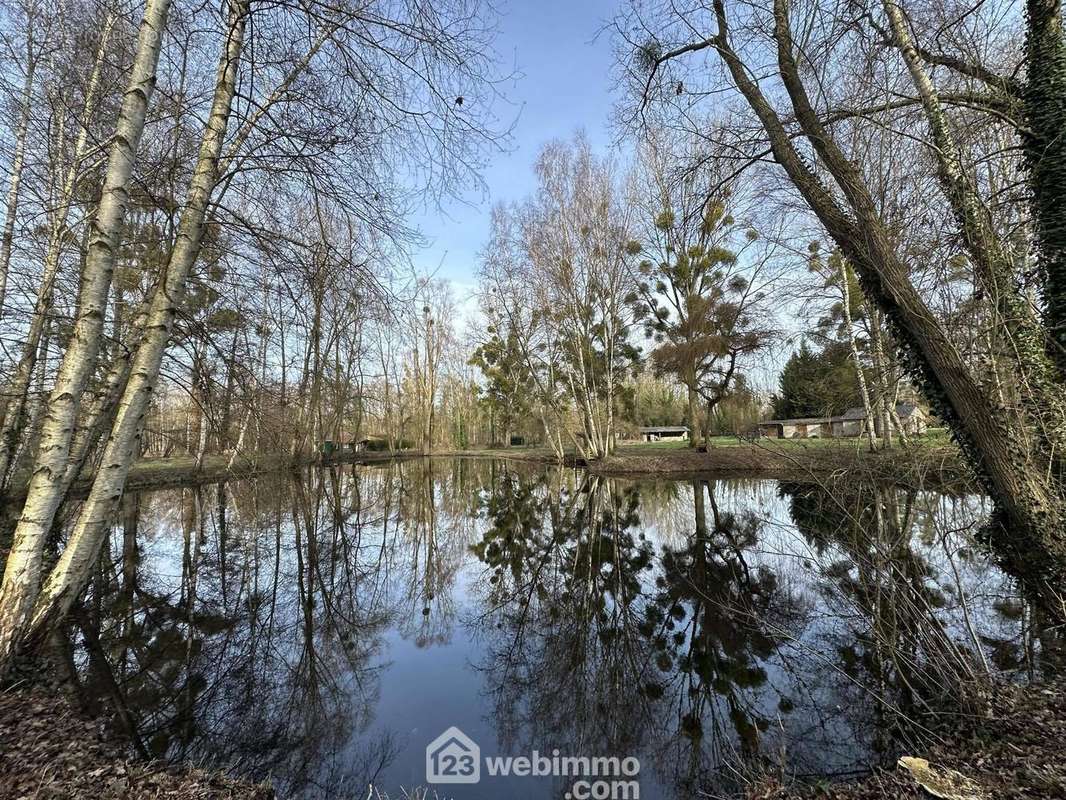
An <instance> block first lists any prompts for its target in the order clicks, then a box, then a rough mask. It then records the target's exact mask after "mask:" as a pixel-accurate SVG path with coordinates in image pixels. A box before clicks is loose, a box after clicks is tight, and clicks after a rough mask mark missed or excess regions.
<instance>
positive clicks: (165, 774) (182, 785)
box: [0, 686, 274, 800]
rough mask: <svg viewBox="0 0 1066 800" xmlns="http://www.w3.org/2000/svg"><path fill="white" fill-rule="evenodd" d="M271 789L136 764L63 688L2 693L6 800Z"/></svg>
mask: <svg viewBox="0 0 1066 800" xmlns="http://www.w3.org/2000/svg"><path fill="white" fill-rule="evenodd" d="M272 797H274V792H273V791H272V790H271V789H270V788H269V787H264V786H259V785H255V784H251V783H248V782H244V781H239V780H234V779H232V778H229V777H227V776H225V775H222V774H220V773H217V772H209V771H205V770H200V769H194V768H191V767H185V768H181V769H178V768H171V767H167V766H165V765H162V764H157V763H153V762H150V761H143V760H138V759H134V758H131V757H130V756H129V754H128V748H127V747H126V746H125V744H124V742H122V741H121V740H120V739H119V738H117V737H116V736H113V735H111V734H109V733H108V732H107V728H106V725H105V723H104V721H102V720H94V719H90V718H89V717H87V716H85V715H84V714H82V713H81V712H80V711H79V710H78V709H77V708H76V706H75V705H74V704H73V703H72V702H71V701H70V700H69V699H68V697H67V696H66V694H65V693H64V691H63V690H62V689H61V688H59V687H58V686H45V687H35V688H32V689H30V688H19V687H18V686H15V687H13V688H11V689H8V690H7V691H3V692H0V798H4V800H31V798H32V799H33V800H59V799H60V798H63V799H64V800H66V799H67V798H71V799H72V800H73V799H74V798H77V799H78V800H81V799H82V798H91V800H120V798H121V799H122V800H126V799H127V798H128V799H129V800H140V798H146V800H148V799H149V798H175V800H176V799H177V798H180V799H181V800H224V799H225V800H267V798H272Z"/></svg>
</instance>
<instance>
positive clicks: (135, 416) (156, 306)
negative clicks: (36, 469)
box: [29, 0, 250, 638]
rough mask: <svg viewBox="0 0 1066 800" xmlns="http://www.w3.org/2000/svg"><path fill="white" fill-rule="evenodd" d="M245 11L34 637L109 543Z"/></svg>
mask: <svg viewBox="0 0 1066 800" xmlns="http://www.w3.org/2000/svg"><path fill="white" fill-rule="evenodd" d="M157 1H163V0H157ZM249 5H250V0H231V2H230V3H229V24H228V27H227V33H226V36H225V40H224V46H223V49H222V55H221V57H220V60H219V67H218V77H217V81H216V85H215V90H214V97H213V100H212V105H211V112H210V115H209V117H208V120H207V127H206V130H205V131H204V135H203V140H202V143H201V146H200V154H199V157H198V159H197V164H196V168H195V171H194V173H193V177H192V179H191V182H190V185H189V194H188V198H187V200H186V203H185V208H184V209H183V211H182V215H181V221H180V223H179V225H178V231H177V238H176V241H175V244H174V248H173V250H172V251H171V253H170V259H169V261H168V263H167V267H166V271H165V274H164V276H163V280H162V282H161V284H160V286H159V288H158V289H157V291H156V293H155V296H154V297H153V298H152V303H151V307H150V309H149V312H148V319H147V323H146V325H145V332H144V334H143V337H142V339H141V341H140V344H139V345H138V347H137V350H136V352H135V353H134V356H133V361H132V365H131V370H130V379H129V382H128V383H127V385H126V389H125V391H124V393H123V395H122V399H121V400H120V402H119V405H118V412H117V414H116V416H115V423H114V426H113V427H112V430H111V436H110V438H109V439H108V442H107V446H106V448H105V450H104V456H103V461H102V463H101V466H100V470H99V472H98V473H97V474H96V477H95V479H94V480H93V485H92V488H91V489H90V491H89V496H88V497H87V498H86V500H85V502H84V504H83V505H82V508H81V511H80V513H79V515H78V519H77V522H76V523H75V525H74V530H73V531H72V533H71V535H70V538H69V540H68V542H67V546H66V547H65V548H64V550H63V552H62V554H61V555H60V557H59V560H58V561H57V563H56V565H55V567H54V568H53V569H52V572H51V573H50V575H49V576H48V580H47V581H46V582H45V585H44V586H43V587H42V589H41V593H40V596H39V597H38V599H37V603H36V605H35V607H34V611H33V617H32V619H31V621H30V626H29V633H30V634H31V635H32V636H34V638H36V637H37V636H39V635H40V634H43V633H44V632H45V631H46V630H47V629H48V628H49V627H50V624H51V622H52V621H54V620H57V619H60V618H62V617H63V616H64V615H65V614H66V613H67V612H68V611H69V610H70V607H71V605H72V604H73V602H74V600H75V599H76V598H77V597H78V595H80V593H81V591H82V590H83V589H84V587H85V584H86V580H87V578H88V576H89V574H90V571H91V568H92V564H93V562H94V561H95V560H96V558H97V556H98V554H99V551H100V546H101V544H102V543H103V541H104V540H105V539H106V537H107V531H108V527H109V525H110V522H111V518H112V515H113V512H114V509H115V505H116V503H117V502H118V500H119V498H120V497H121V496H122V491H123V488H124V487H125V483H126V477H127V476H128V474H129V469H130V465H131V464H132V462H133V459H134V458H135V457H136V454H137V437H138V432H139V430H140V428H141V423H142V421H143V419H144V415H145V413H146V411H147V408H148V402H149V400H150V399H151V397H152V394H153V392H154V390H155V387H156V384H157V382H158V378H159V368H160V365H161V363H162V360H163V353H164V351H165V349H166V344H167V340H168V338H169V337H170V334H171V331H172V330H173V326H174V318H175V316H176V315H177V312H178V308H179V306H180V304H181V303H182V301H183V299H184V296H185V289H186V283H187V279H188V276H189V272H190V271H191V269H192V266H193V264H194V262H195V261H196V259H197V257H198V256H199V253H200V248H201V244H202V242H203V235H204V229H205V227H206V216H207V208H208V204H209V203H210V200H211V193H212V191H213V190H214V188H215V186H216V184H217V180H218V173H217V164H218V159H219V154H220V152H221V150H222V145H223V142H224V140H225V136H226V128H227V125H228V123H229V118H230V112H231V107H232V103H233V97H234V94H235V93H236V85H237V68H238V65H239V61H240V55H241V50H242V46H243V43H244V31H245V26H246V22H247V17H248V8H249Z"/></svg>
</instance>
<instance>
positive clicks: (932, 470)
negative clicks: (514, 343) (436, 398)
mask: <svg viewBox="0 0 1066 800" xmlns="http://www.w3.org/2000/svg"><path fill="white" fill-rule="evenodd" d="M423 458H425V459H453V458H461V459H477V460H501V461H515V462H522V463H527V464H540V465H545V466H549V465H558V464H559V462H558V461H557V459H556V458H555V456H554V454H553V453H552V452H551V451H550V450H548V449H546V448H498V449H495V448H494V449H487V448H482V449H476V450H440V451H434V452H431V453H423V452H422V451H420V450H398V451H393V450H382V451H370V452H367V451H362V452H357V453H333V454H330V455H323V454H319V453H316V454H308V455H302V456H301V455H297V456H292V455H288V454H284V453H251V454H247V455H239V456H236V457H233V456H232V454H228V453H222V454H217V455H209V456H206V457H205V458H204V460H203V464H202V465H201V466H199V467H198V466H197V464H196V459H195V458H193V457H191V456H180V457H175V458H146V459H142V460H140V461H137V462H136V463H135V464H134V465H133V466H132V468H131V469H130V474H129V478H128V480H127V482H126V490H127V491H143V490H146V489H155V488H165V487H168V486H191V485H198V484H205V483H218V482H221V481H227V480H242V479H245V478H251V477H254V476H257V475H264V474H268V473H274V472H283V471H288V470H293V469H301V468H303V467H309V466H322V467H331V466H342V465H347V464H381V463H388V462H391V461H410V460H414V459H423ZM231 460H232V465H231V463H230V462H231ZM562 466H566V467H570V468H577V469H584V470H587V471H588V472H589V473H591V474H593V475H599V476H603V477H611V478H630V479H642V478H645V479H646V478H651V479H655V478H662V479H666V480H694V479H699V478H706V477H713V478H730V477H748V478H766V479H770V480H789V481H797V482H804V483H807V482H823V481H826V480H830V481H835V480H841V479H857V480H864V481H886V482H890V483H898V484H907V485H918V486H929V487H937V488H944V487H947V488H949V489H951V488H954V489H957V490H960V491H971V490H973V486H972V484H973V481H972V478H971V477H970V476H969V473H968V470H967V469H966V467H965V465H964V464H963V463H962V461H961V460H960V459H959V456H958V452H957V451H956V450H955V449H954V448H953V447H951V446H944V445H940V446H911V447H896V448H893V449H891V450H879V451H876V452H870V451H869V450H866V449H864V448H862V447H854V446H848V445H843V444H840V445H825V444H821V445H813V446H812V445H806V444H801V443H789V444H786V445H781V444H773V445H766V444H748V443H737V444H732V445H721V446H712V447H711V448H710V449H709V450H708V451H697V450H694V449H689V448H671V449H663V448H655V447H643V446H641V445H623V446H622V447H620V448H619V450H618V451H617V452H616V453H614V454H612V455H610V456H607V457H606V458H604V459H601V460H598V461H591V462H589V461H585V459H583V458H580V457H578V456H576V455H574V454H568V455H567V456H566V458H565V459H564V461H563V464H562ZM90 483H91V481H90V480H89V479H82V480H79V481H78V482H77V483H75V484H74V486H73V487H72V488H71V494H72V495H73V496H75V497H77V496H82V495H84V494H85V493H86V492H88V489H89V486H90ZM27 487H28V476H25V475H23V476H19V477H18V478H16V479H15V480H13V481H12V485H11V488H10V490H9V492H8V494H7V497H6V498H5V499H6V500H7V501H8V502H9V503H10V502H12V501H19V500H22V499H24V498H25V496H26V491H27Z"/></svg>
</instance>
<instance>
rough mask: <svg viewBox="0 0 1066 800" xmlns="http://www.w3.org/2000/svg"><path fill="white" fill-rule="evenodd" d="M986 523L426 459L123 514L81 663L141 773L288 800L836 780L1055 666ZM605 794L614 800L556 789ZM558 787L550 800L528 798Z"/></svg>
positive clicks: (704, 485) (291, 477)
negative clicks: (968, 684)
mask: <svg viewBox="0 0 1066 800" xmlns="http://www.w3.org/2000/svg"><path fill="white" fill-rule="evenodd" d="M986 513H987V508H986V507H985V504H984V502H983V501H982V500H981V499H979V498H974V497H952V496H947V495H943V494H937V493H934V492H925V491H915V490H905V489H900V488H895V487H886V486H872V485H845V484H840V485H835V486H831V487H826V486H819V485H815V484H789V483H782V482H777V481H772V480H753V479H729V480H706V481H682V482H670V481H631V480H616V479H606V478H601V477H596V476H593V475H590V474H588V473H586V472H583V471H577V470H570V469H561V468H559V469H556V468H544V467H533V466H531V465H527V464H520V463H517V462H504V461H475V460H446V459H441V460H437V459H431V460H414V461H405V462H399V463H391V464H386V465H376V466H351V465H348V466H342V467H336V468H331V469H312V470H307V471H304V472H302V473H300V474H281V475H269V476H261V477H259V478H256V479H251V480H246V481H238V482H230V483H226V484H218V485H208V486H199V487H187V488H177V489H166V490H160V491H153V492H144V493H141V494H133V495H129V496H127V497H126V498H125V500H124V501H123V506H122V513H121V517H120V520H119V522H118V524H116V526H115V530H114V533H113V536H112V537H111V543H110V548H109V549H108V551H107V552H106V553H105V554H104V558H103V560H102V565H101V567H100V569H99V571H98V573H97V575H96V577H95V579H94V581H93V585H92V587H91V589H90V593H89V595H88V597H87V599H86V604H85V606H84V609H83V611H82V612H81V613H79V614H78V615H77V625H76V637H75V640H74V642H75V644H76V646H75V647H74V648H73V649H72V659H73V665H74V669H75V671H76V672H77V674H78V676H79V680H80V681H81V682H82V684H83V686H84V688H85V690H86V694H87V695H88V696H91V697H94V698H97V702H99V703H100V704H102V705H104V706H106V707H108V708H109V710H112V711H114V710H115V709H117V710H118V714H117V718H118V719H120V720H124V724H125V726H126V727H127V728H128V729H129V730H131V731H132V732H133V737H134V740H135V741H136V742H137V746H138V747H139V748H141V749H142V751H143V752H146V753H148V754H151V755H154V756H158V757H164V758H169V759H175V760H188V761H193V762H196V763H201V764H209V765H214V766H221V767H224V768H227V769H230V770H232V771H233V772H235V773H238V774H241V775H246V776H250V777H252V778H255V779H262V780H269V781H271V782H272V783H273V784H274V785H275V786H276V787H277V789H278V790H279V792H280V793H281V794H282V795H283V796H291V797H300V798H317V797H330V798H333V797H352V798H365V797H366V795H367V788H366V787H367V784H372V785H373V786H374V787H376V788H377V789H379V790H380V791H382V792H385V793H388V795H389V796H391V797H400V796H403V794H402V793H403V791H404V790H407V791H411V790H413V789H414V788H415V787H418V786H420V785H424V784H425V783H426V772H427V769H437V770H443V771H444V772H445V777H448V776H450V777H456V775H457V774H463V775H465V777H466V778H467V779H469V778H471V777H473V776H471V775H469V773H463V772H462V767H460V772H459V773H457V772H456V767H455V764H456V763H458V764H461V765H462V764H465V765H466V766H467V767H469V765H470V763H471V762H469V761H466V762H463V760H462V759H463V757H464V756H465V755H468V754H469V748H470V747H471V746H473V745H476V746H478V747H480V758H479V759H478V760H477V768H478V770H479V777H480V780H479V782H477V783H462V784H454V783H453V784H442V785H437V786H436V787H435V788H436V790H437V792H438V795H439V796H440V797H442V798H445V797H455V798H499V797H513V798H526V797H528V798H547V797H576V798H580V797H582V796H589V797H607V796H634V795H633V794H632V792H633V791H638V792H639V797H643V798H675V797H676V798H686V797H691V796H694V795H695V794H696V792H697V791H704V792H707V793H708V794H711V795H714V794H718V795H728V794H729V793H730V792H733V791H736V790H738V789H739V788H741V787H742V786H743V785H744V783H745V782H746V781H748V780H749V779H751V778H752V776H756V775H760V774H774V773H777V772H785V773H788V774H792V775H800V776H805V777H827V778H829V779H834V778H843V777H849V776H853V775H857V774H861V773H863V772H865V771H867V770H868V769H869V768H870V767H871V766H872V765H876V764H882V763H886V762H889V763H890V762H891V761H894V760H895V758H896V756H898V755H899V753H900V752H908V751H911V750H912V749H913V750H917V749H919V748H921V747H922V744H923V742H926V743H927V740H926V739H925V738H924V737H926V736H928V735H929V734H928V733H927V732H925V731H924V729H923V728H922V726H921V724H920V723H918V722H916V721H915V718H916V717H917V713H916V712H917V711H918V710H920V706H921V703H922V702H923V701H924V700H925V699H927V698H929V697H933V696H937V697H941V698H943V697H944V696H950V695H951V693H952V692H953V691H955V689H956V688H957V687H958V685H959V684H960V682H964V681H966V680H967V679H969V678H972V677H974V676H976V675H980V674H981V673H983V672H985V671H994V672H1006V673H1008V674H1009V675H1010V676H1012V677H1013V678H1015V679H1017V680H1027V679H1031V678H1033V677H1035V676H1037V675H1038V674H1039V673H1040V672H1041V670H1043V669H1045V668H1049V666H1050V665H1051V664H1052V662H1053V661H1056V660H1058V659H1057V656H1058V654H1059V653H1060V651H1061V645H1060V643H1059V641H1058V639H1057V638H1056V636H1055V635H1054V634H1053V633H1052V631H1051V630H1050V629H1048V628H1045V627H1044V626H1042V625H1041V623H1040V620H1039V618H1038V617H1037V616H1036V615H1035V614H1034V612H1033V611H1032V609H1031V607H1030V606H1028V605H1027V604H1026V603H1025V602H1024V601H1023V600H1022V599H1021V598H1020V597H1019V595H1018V592H1017V589H1016V586H1015V584H1014V582H1013V581H1012V580H1011V579H1010V578H1009V577H1007V576H1005V575H1004V574H1003V573H1002V572H1000V571H999V570H998V569H997V568H996V567H995V566H993V565H992V564H991V563H990V562H989V561H988V560H987V559H986V557H985V556H984V555H983V554H982V551H981V550H980V549H979V548H978V547H977V546H976V545H975V543H974V538H973V537H974V534H975V532H976V530H977V529H978V527H979V525H980V523H981V520H982V519H983V518H984V515H985V514H986ZM452 727H455V728H458V729H459V731H460V732H461V734H462V737H460V738H458V739H457V737H456V735H455V733H454V732H451V733H449V734H448V736H445V737H444V738H443V739H442V740H440V741H438V742H436V743H434V740H438V738H439V737H441V735H442V734H444V733H445V731H448V729H450V728H452ZM431 743H434V747H435V748H438V747H443V748H445V749H444V750H440V751H439V752H436V753H434V754H433V760H432V761H430V756H427V746H428V745H430V744H431ZM456 747H458V748H459V749H458V750H455V748H456ZM449 748H450V749H449ZM534 753H535V754H536V755H534ZM504 757H511V758H513V759H516V760H514V761H511V762H502V761H500V760H499V759H501V758H504ZM522 757H524V758H527V759H530V762H529V763H526V764H523V763H522V762H521V761H520V760H517V759H521V758H522ZM581 758H586V759H589V762H588V764H592V765H593V767H589V766H588V764H586V763H585V762H582V761H580V760H579V759H581ZM597 759H602V760H601V761H597ZM596 764H599V767H600V769H601V776H602V772H604V771H606V772H610V773H611V775H612V777H611V778H610V779H609V780H608V783H607V784H602V781H601V782H600V783H601V784H602V785H597V780H598V779H597V778H593V779H592V780H591V782H586V783H585V784H584V785H578V784H577V783H576V782H577V781H578V780H579V779H580V778H581V775H580V774H579V775H577V776H576V777H575V772H576V773H582V772H583V771H586V770H588V769H592V768H595V765H596ZM449 766H450V769H446V767H449ZM612 770H613V772H612ZM506 771H509V773H510V774H506V775H505V774H501V773H503V772H506ZM552 771H557V772H558V771H562V772H567V773H569V774H566V775H558V774H528V775H526V774H518V773H523V772H529V773H545V772H552ZM619 772H621V773H623V774H622V776H621V777H619V776H618V775H616V773H619ZM616 777H617V778H618V779H617V780H615V778H616ZM623 778H624V780H623ZM590 787H591V788H590ZM431 796H432V795H431Z"/></svg>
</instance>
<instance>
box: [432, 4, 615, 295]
mask: <svg viewBox="0 0 1066 800" xmlns="http://www.w3.org/2000/svg"><path fill="white" fill-rule="evenodd" d="M497 7H498V8H499V10H500V13H501V19H500V24H499V37H498V39H497V50H498V52H499V54H500V57H501V60H502V61H503V62H504V63H505V65H507V66H509V65H511V64H514V66H515V69H516V71H517V72H518V73H519V74H520V77H519V78H518V79H517V80H516V81H514V83H513V84H512V85H510V86H508V87H504V91H505V92H506V94H507V96H508V98H509V99H510V100H511V102H512V103H513V104H514V110H513V112H512V113H517V114H518V121H517V124H516V126H515V129H514V131H513V141H512V143H511V148H510V151H509V152H507V153H503V154H499V155H497V156H496V158H495V159H494V160H493V163H492V165H491V166H490V167H489V169H488V170H486V172H485V173H484V179H485V183H486V184H487V186H488V196H487V197H482V196H481V193H480V192H477V193H472V194H470V195H469V196H468V197H467V198H466V200H467V203H463V202H459V201H454V202H450V203H448V204H447V205H446V206H445V207H444V209H443V211H438V210H437V209H436V208H431V209H428V210H426V211H425V212H424V213H422V214H420V215H419V216H418V217H417V218H416V219H415V224H416V225H417V226H418V227H419V228H420V229H421V231H422V233H423V234H424V235H425V236H426V238H427V239H428V240H429V246H428V247H427V248H426V249H425V250H423V251H421V252H419V253H416V254H415V264H416V265H417V267H418V268H419V270H420V271H422V272H429V273H435V274H436V275H437V276H438V277H441V278H446V279H448V280H450V281H451V282H452V283H453V285H454V287H455V291H456V294H457V296H458V297H457V299H459V300H460V301H462V300H465V299H466V297H467V296H469V294H470V292H471V290H472V289H473V287H474V284H475V272H476V268H477V254H478V252H479V250H480V249H481V247H482V245H483V244H484V242H485V241H486V239H487V238H488V227H489V212H490V210H491V208H492V204H493V203H495V202H497V201H499V200H514V199H519V198H521V197H523V196H525V195H526V194H528V193H529V192H531V191H532V190H533V188H534V177H533V171H532V168H533V161H534V159H535V158H536V154H537V151H538V149H539V148H540V146H541V145H542V144H543V143H544V142H546V141H548V140H550V139H553V138H567V137H569V136H571V135H572V134H573V133H574V132H575V131H576V130H578V129H584V130H585V132H586V133H587V134H588V136H589V139H590V140H591V141H592V144H593V145H594V146H595V147H596V148H597V149H599V150H601V151H605V150H606V149H607V148H608V147H610V145H611V142H612V136H611V134H610V131H609V130H608V121H609V116H610V112H611V106H612V103H613V100H614V98H613V96H612V93H611V89H612V79H611V76H612V72H613V70H612V66H613V56H612V52H611V42H610V36H609V35H608V33H602V34H600V35H599V36H598V37H597V33H598V32H599V31H600V29H601V28H602V27H603V26H604V24H605V23H607V22H609V21H610V20H611V18H612V17H613V16H614V14H615V13H617V10H618V8H619V2H618V0H569V2H566V1H565V0H509V1H506V0H504V1H502V2H500V3H499V4H498V6H497ZM438 267H439V269H438Z"/></svg>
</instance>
